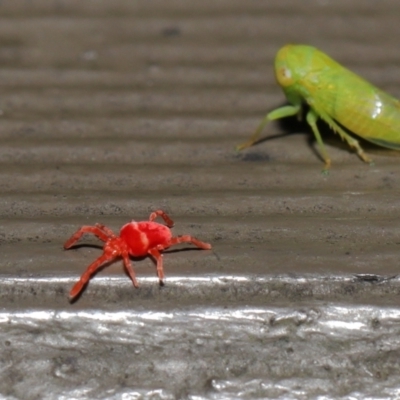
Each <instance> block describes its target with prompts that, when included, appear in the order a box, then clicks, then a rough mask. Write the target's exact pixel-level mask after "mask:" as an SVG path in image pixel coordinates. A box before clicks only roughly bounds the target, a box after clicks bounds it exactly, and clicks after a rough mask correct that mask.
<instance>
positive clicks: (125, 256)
mask: <svg viewBox="0 0 400 400" xmlns="http://www.w3.org/2000/svg"><path fill="white" fill-rule="evenodd" d="M122 258H123V260H124V266H125V269H126V272H128V275H129V276H130V278H131V279H132V283H133V286H135V287H139V284H138V283H137V280H136V276H135V271H134V270H133V267H132V263H131V260H130V259H129V255H128V253H124V254H122Z"/></svg>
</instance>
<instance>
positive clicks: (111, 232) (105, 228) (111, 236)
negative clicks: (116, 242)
mask: <svg viewBox="0 0 400 400" xmlns="http://www.w3.org/2000/svg"><path fill="white" fill-rule="evenodd" d="M96 226H97V227H98V228H99V229H101V230H102V231H104V233H106V235H108V237H109V238H110V239H111V238H115V237H116V235H115V233H114V232H113V231H112V230H111V229H110V228H107V227H106V226H105V225H103V224H96Z"/></svg>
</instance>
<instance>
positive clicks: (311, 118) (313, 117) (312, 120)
mask: <svg viewBox="0 0 400 400" xmlns="http://www.w3.org/2000/svg"><path fill="white" fill-rule="evenodd" d="M306 119H307V123H308V125H310V126H311V129H312V131H313V133H314V136H315V139H317V143H318V145H319V147H320V150H321V155H322V158H323V159H324V161H325V166H324V169H323V170H322V172H327V171H328V169H329V168H330V166H331V159H330V158H329V155H328V152H327V151H326V149H325V145H324V142H323V141H322V138H321V134H320V133H319V130H318V127H317V120H318V115H317V114H316V113H315V111H313V110H312V109H310V111H308V113H307V116H306Z"/></svg>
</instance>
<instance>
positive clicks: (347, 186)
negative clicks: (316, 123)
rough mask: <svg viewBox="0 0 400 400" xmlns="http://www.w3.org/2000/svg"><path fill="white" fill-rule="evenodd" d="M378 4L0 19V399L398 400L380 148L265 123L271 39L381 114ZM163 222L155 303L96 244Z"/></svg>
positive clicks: (392, 66) (149, 284)
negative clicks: (165, 230) (334, 74)
mask: <svg viewBox="0 0 400 400" xmlns="http://www.w3.org/2000/svg"><path fill="white" fill-rule="evenodd" d="M399 13H400V5H399V3H398V2H396V1H389V0H384V1H380V2H379V3H378V2H366V1H362V0H355V1H351V2H349V1H347V0H335V1H333V0H308V1H301V2H300V1H295V0H271V1H268V2H267V1H261V0H260V1H258V0H254V1H242V0H219V1H214V0H213V1H209V0H203V1H186V0H169V1H164V0H151V1H147V0H143V1H142V0H138V1H134V2H133V1H127V0H113V1H112V2H111V1H103V0H98V1H89V0H85V1H77V0H75V1H62V0H58V1H56V0H53V1H50V0H36V1H34V2H29V1H25V0H14V1H2V2H0V87H1V96H0V110H1V116H0V141H1V146H0V193H1V195H0V217H1V224H0V249H1V254H2V258H1V262H0V299H1V300H0V301H1V303H0V396H1V398H6V399H92V398H96V399H175V398H176V399H183V398H189V399H193V400H195V399H196V400H197V399H206V398H211V399H234V398H238V399H239V398H243V399H256V398H257V399H260V398H263V399H264V398H268V399H317V398H318V399H322V398H323V399H364V398H369V399H390V398H397V397H398V396H399V393H400V378H399V376H400V361H399V360H400V357H399V355H400V339H399V338H400V336H399V333H400V308H399V304H400V280H399V279H398V278H397V274H398V270H399V250H400V227H399V217H400V201H399V198H400V196H399V195H400V191H399V188H400V178H399V176H398V171H399V168H400V166H399V165H400V164H399V163H400V158H399V157H400V153H396V152H393V151H388V150H384V149H380V148H377V147H374V146H372V145H369V144H367V143H365V142H362V146H363V147H364V149H365V150H366V151H367V153H368V154H369V155H370V156H371V157H373V159H374V161H375V165H374V166H372V167H370V166H368V165H366V164H364V163H362V162H361V161H360V160H359V159H358V158H357V156H356V155H355V154H353V153H352V152H351V151H350V150H349V149H348V147H347V146H346V145H345V144H343V143H341V142H340V140H339V139H338V137H337V136H335V135H333V134H332V133H331V132H330V131H329V129H328V128H327V127H323V125H322V124H321V129H322V130H323V135H324V139H325V143H326V145H327V149H328V151H329V154H330V155H331V158H332V169H331V173H330V175H329V176H324V175H322V174H321V168H322V166H323V164H322V162H321V159H320V158H319V156H318V149H317V148H316V146H315V143H314V141H313V139H312V136H311V133H310V129H309V128H308V127H307V125H306V124H304V123H300V122H297V121H296V120H295V119H288V120H287V121H282V122H277V123H271V124H270V125H269V126H268V127H267V128H266V129H265V132H264V135H265V137H266V139H265V140H264V141H262V142H261V143H259V144H257V145H256V146H254V147H252V148H251V149H248V150H246V151H243V152H241V153H236V152H235V151H234V146H235V145H237V144H239V143H241V142H243V141H244V140H246V139H247V138H248V137H249V136H250V134H251V133H252V132H253V131H254V129H255V128H256V126H257V124H258V123H259V121H260V120H261V118H262V117H263V116H264V115H265V114H266V112H267V111H269V110H272V109H274V108H276V107H277V106H279V105H282V104H284V103H285V99H284V96H283V93H282V91H281V90H280V88H279V87H278V86H277V85H276V83H275V81H274V75H273V58H274V55H275V53H276V51H277V50H278V49H279V48H280V47H281V46H282V45H284V44H286V43H289V42H298V43H307V44H312V45H315V46H317V47H319V48H320V49H321V50H323V51H325V52H327V53H328V54H330V55H331V56H332V57H334V58H335V59H337V60H338V61H340V62H341V63H343V64H344V65H346V66H347V67H349V68H351V69H352V70H354V71H355V72H357V73H359V74H361V75H362V76H364V77H365V78H367V79H368V80H370V81H372V82H374V83H375V84H376V85H377V86H379V87H380V88H382V89H384V90H386V91H388V92H390V93H392V94H393V95H395V96H397V97H400V78H399V76H400V48H399V46H398V38H399V37H400V24H399V18H398V15H399ZM157 208H162V209H164V210H165V211H167V212H168V213H169V214H170V216H171V217H172V218H173V219H174V221H175V227H174V229H173V232H174V234H176V235H178V234H185V233H187V234H191V235H194V236H196V237H198V238H199V239H201V240H203V241H207V242H210V243H212V245H213V250H212V251H199V250H195V249H193V250H192V249H191V248H190V249H189V247H190V246H180V247H177V248H173V249H170V250H169V251H167V252H165V257H164V266H165V273H166V280H165V286H164V287H159V286H158V284H157V279H156V276H155V268H154V264H153V262H152V260H151V259H149V258H145V259H140V260H134V267H135V271H136V274H137V278H138V281H139V283H140V285H141V287H140V288H139V289H135V288H133V286H132V284H131V282H130V280H129V279H128V278H127V277H126V275H125V274H124V273H123V269H122V262H121V261H116V262H115V263H112V264H111V265H110V266H108V267H106V268H104V269H103V270H102V271H100V272H99V273H98V274H97V275H96V276H95V277H94V278H93V279H92V280H91V282H90V284H89V285H88V287H87V288H86V290H85V292H84V293H83V295H82V296H81V297H80V298H79V299H78V301H76V302H75V303H73V304H70V303H69V301H68V291H69V290H70V288H71V286H72V284H73V283H74V282H75V281H76V280H77V279H78V278H79V276H80V274H81V273H82V272H83V271H84V269H85V268H86V266H87V265H89V263H90V262H91V261H92V260H94V259H95V258H96V257H98V256H99V255H100V254H101V247H100V243H99V242H98V241H97V240H96V239H95V238H93V237H90V236H85V237H84V238H82V240H81V242H80V243H81V244H82V245H80V246H77V247H76V248H75V249H74V250H69V251H63V249H62V245H63V243H64V242H65V240H66V239H67V238H69V236H70V235H71V234H72V233H73V232H75V231H76V229H77V228H78V227H80V226H81V225H83V224H94V223H96V222H100V223H103V224H106V225H107V226H109V227H110V228H112V229H114V230H116V231H117V230H118V229H119V227H120V226H121V225H123V224H124V223H126V222H128V221H129V220H131V219H137V220H143V219H147V218H148V215H149V213H150V212H151V211H153V210H154V209H157Z"/></svg>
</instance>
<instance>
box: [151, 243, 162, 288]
mask: <svg viewBox="0 0 400 400" xmlns="http://www.w3.org/2000/svg"><path fill="white" fill-rule="evenodd" d="M149 254H151V255H152V256H153V257H154V258H155V260H156V262H157V276H158V279H159V280H160V284H161V285H162V284H163V280H164V268H163V257H162V254H161V253H160V252H159V251H158V250H157V249H156V248H155V247H154V248H152V249H150V250H149Z"/></svg>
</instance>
